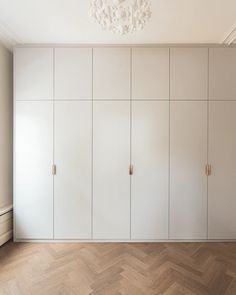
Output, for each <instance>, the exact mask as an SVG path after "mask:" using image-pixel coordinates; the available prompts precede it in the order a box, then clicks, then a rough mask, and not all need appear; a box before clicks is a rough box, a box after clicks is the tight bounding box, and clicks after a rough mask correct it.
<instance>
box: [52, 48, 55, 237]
mask: <svg viewBox="0 0 236 295" xmlns="http://www.w3.org/2000/svg"><path fill="white" fill-rule="evenodd" d="M52 103H53V106H52V109H53V110H52V112H53V114H52V120H53V123H52V124H53V126H52V132H53V143H52V144H53V152H52V153H53V155H52V157H53V165H55V48H53V102H52ZM52 177H53V180H52V187H53V188H52V191H53V213H52V215H53V217H52V218H53V239H55V209H54V207H55V175H53V176H52Z"/></svg>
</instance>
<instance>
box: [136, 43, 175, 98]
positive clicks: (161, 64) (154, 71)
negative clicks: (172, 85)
mask: <svg viewBox="0 0 236 295" xmlns="http://www.w3.org/2000/svg"><path fill="white" fill-rule="evenodd" d="M132 98H133V99H169V49H168V48H134V49H132Z"/></svg>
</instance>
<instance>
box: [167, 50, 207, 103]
mask: <svg viewBox="0 0 236 295" xmlns="http://www.w3.org/2000/svg"><path fill="white" fill-rule="evenodd" d="M207 84H208V49H207V48H171V49H170V98H171V99H172V100H207V99H208V93H207V92H208V86H207Z"/></svg>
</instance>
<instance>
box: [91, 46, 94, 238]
mask: <svg viewBox="0 0 236 295" xmlns="http://www.w3.org/2000/svg"><path fill="white" fill-rule="evenodd" d="M93 102H94V101H93V48H92V139H91V239H93Z"/></svg>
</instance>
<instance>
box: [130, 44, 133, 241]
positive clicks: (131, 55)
mask: <svg viewBox="0 0 236 295" xmlns="http://www.w3.org/2000/svg"><path fill="white" fill-rule="evenodd" d="M132 59H133V49H132V48H130V165H133V163H132V120H133V118H132V115H133V114H132V95H133V89H132V71H133V69H132V67H133V62H132ZM131 239H132V175H130V240H131Z"/></svg>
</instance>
